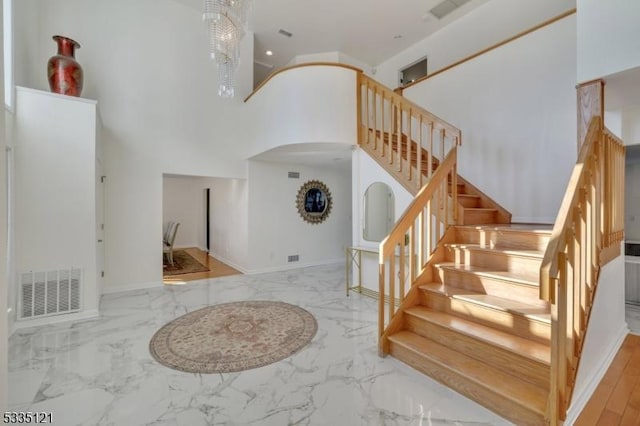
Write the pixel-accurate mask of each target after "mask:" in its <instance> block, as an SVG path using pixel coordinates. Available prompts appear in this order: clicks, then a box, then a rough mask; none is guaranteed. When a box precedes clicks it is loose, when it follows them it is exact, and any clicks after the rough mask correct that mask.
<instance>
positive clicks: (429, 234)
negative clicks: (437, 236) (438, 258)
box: [424, 197, 433, 257]
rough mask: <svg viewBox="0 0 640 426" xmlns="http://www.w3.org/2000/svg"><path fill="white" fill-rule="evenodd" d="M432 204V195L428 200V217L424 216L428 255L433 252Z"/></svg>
mask: <svg viewBox="0 0 640 426" xmlns="http://www.w3.org/2000/svg"><path fill="white" fill-rule="evenodd" d="M432 204H433V197H431V198H430V199H429V201H427V209H426V210H427V217H426V218H424V221H425V222H426V231H427V233H426V237H427V251H426V253H425V254H426V255H427V257H428V256H429V255H430V254H431V239H432V238H433V229H432V228H433V226H431V224H432V221H433V217H432V216H433V209H432Z"/></svg>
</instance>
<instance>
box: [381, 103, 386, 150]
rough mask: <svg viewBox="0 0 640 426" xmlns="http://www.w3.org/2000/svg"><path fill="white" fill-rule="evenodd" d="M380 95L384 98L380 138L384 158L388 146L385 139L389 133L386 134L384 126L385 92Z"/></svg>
mask: <svg viewBox="0 0 640 426" xmlns="http://www.w3.org/2000/svg"><path fill="white" fill-rule="evenodd" d="M380 95H381V96H382V103H381V104H380V114H382V118H381V121H380V125H381V128H382V131H381V132H380V137H381V140H380V146H381V149H382V155H381V157H382V158H384V155H385V145H386V143H385V139H386V136H387V133H386V130H385V129H386V126H385V125H384V117H385V114H384V112H385V109H386V107H385V102H384V92H382V93H381V94H380Z"/></svg>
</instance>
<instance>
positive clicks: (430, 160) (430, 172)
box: [427, 121, 434, 179]
mask: <svg viewBox="0 0 640 426" xmlns="http://www.w3.org/2000/svg"><path fill="white" fill-rule="evenodd" d="M433 130H434V129H433V121H431V122H429V154H428V155H427V157H428V158H427V179H431V175H433Z"/></svg>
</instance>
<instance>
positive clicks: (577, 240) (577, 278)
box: [571, 190, 583, 354]
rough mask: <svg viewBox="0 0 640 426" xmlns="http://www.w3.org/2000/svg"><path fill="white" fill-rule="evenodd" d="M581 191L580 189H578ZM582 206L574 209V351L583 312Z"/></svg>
mask: <svg viewBox="0 0 640 426" xmlns="http://www.w3.org/2000/svg"><path fill="white" fill-rule="evenodd" d="M578 191H580V190H578ZM581 215H582V213H581V206H580V204H578V206H577V208H576V209H574V210H573V223H574V227H575V228H574V236H573V241H572V242H571V243H572V244H573V247H572V251H573V265H574V267H573V301H572V304H573V305H572V310H573V319H572V322H573V335H574V339H573V351H574V353H576V354H577V353H578V351H579V350H580V348H579V346H576V345H579V344H580V340H581V339H580V332H581V331H582V330H581V328H580V327H581V322H582V321H581V316H582V312H581V311H580V309H579V308H580V306H581V303H580V300H581V298H582V295H581V294H580V293H581V289H582V280H583V275H582V274H581V272H582V247H581V241H582V240H581V238H582V227H581V225H582V219H581Z"/></svg>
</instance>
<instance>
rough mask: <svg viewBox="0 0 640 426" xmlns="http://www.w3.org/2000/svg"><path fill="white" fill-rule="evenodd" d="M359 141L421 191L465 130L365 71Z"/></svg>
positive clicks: (403, 181)
mask: <svg viewBox="0 0 640 426" xmlns="http://www.w3.org/2000/svg"><path fill="white" fill-rule="evenodd" d="M358 143H359V145H360V147H361V148H363V149H364V150H365V151H367V152H368V153H369V155H371V156H372V157H373V158H374V159H375V160H376V161H377V162H378V163H379V164H380V165H381V166H382V167H384V168H385V169H386V170H387V171H388V172H389V173H391V174H392V175H393V176H394V177H396V179H398V181H399V182H400V183H401V184H402V185H403V186H404V187H405V188H406V189H407V190H408V191H409V192H410V193H411V194H416V193H417V192H418V191H419V190H420V188H422V186H423V185H424V184H425V182H427V181H428V180H429V179H430V178H431V176H432V175H433V172H434V170H435V168H436V165H437V163H438V161H441V160H443V159H444V158H445V157H446V156H447V154H448V153H449V152H450V151H451V150H452V148H454V147H456V146H458V145H460V143H461V132H460V130H459V129H457V128H456V127H454V126H452V125H451V124H449V123H447V122H446V121H444V120H442V119H440V118H438V117H436V116H435V115H433V114H431V113H430V112H428V111H426V110H425V109H424V108H421V107H420V106H418V105H416V104H414V103H413V102H411V101H409V100H407V99H406V98H404V97H403V96H401V95H399V94H397V93H394V91H393V90H391V89H389V88H388V87H385V86H384V85H382V84H380V83H378V82H377V81H375V80H373V79H371V78H369V77H367V76H365V75H364V74H363V73H359V75H358ZM423 150H424V151H423ZM418 160H419V161H418Z"/></svg>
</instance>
